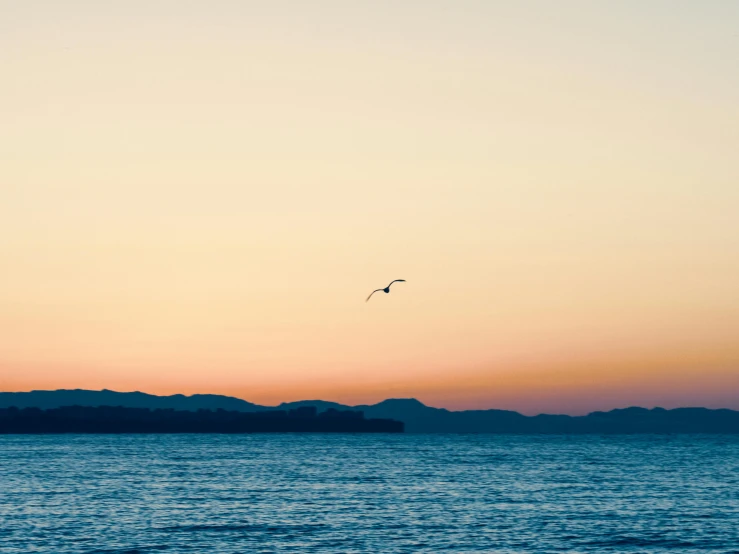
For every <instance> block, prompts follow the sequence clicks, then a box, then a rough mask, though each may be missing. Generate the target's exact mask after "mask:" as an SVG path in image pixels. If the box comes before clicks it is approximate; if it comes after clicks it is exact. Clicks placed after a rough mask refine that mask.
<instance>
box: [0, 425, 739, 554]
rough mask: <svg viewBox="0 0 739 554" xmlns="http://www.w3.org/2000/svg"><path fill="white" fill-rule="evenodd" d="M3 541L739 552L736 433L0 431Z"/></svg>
mask: <svg viewBox="0 0 739 554" xmlns="http://www.w3.org/2000/svg"><path fill="white" fill-rule="evenodd" d="M0 552H1V553H3V554H5V553H8V554H10V553H24V554H26V553H32V552H49V553H59V554H62V553H118V554H123V553H129V554H134V553H149V552H166V553H179V552H198V553H200V552H202V553H211V552H213V553H252V552H347V553H348V552H372V553H382V552H455V553H463V552H491V553H493V552H536V553H546V552H557V553H559V552H588V553H591V552H649V553H652V552H654V553H658V552H681V553H683V552H684V553H687V552H722V553H723V552H739V436H609V437H595V436H501V435H411V434H406V435H360V434H356V435H352V434H347V435H321V434H284V435H278V434H263V435H58V436H53V435H45V436H31V435H24V436H7V435H5V436H0Z"/></svg>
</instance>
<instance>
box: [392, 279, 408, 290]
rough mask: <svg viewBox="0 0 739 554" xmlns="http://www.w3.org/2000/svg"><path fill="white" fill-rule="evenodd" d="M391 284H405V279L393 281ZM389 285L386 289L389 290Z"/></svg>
mask: <svg viewBox="0 0 739 554" xmlns="http://www.w3.org/2000/svg"><path fill="white" fill-rule="evenodd" d="M393 283H405V279H395V281H393ZM393 283H390V285H392V284H393ZM390 285H388V288H390Z"/></svg>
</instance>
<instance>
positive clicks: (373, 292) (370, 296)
mask: <svg viewBox="0 0 739 554" xmlns="http://www.w3.org/2000/svg"><path fill="white" fill-rule="evenodd" d="M381 290H382V289H377V290H373V291H372V293H371V294H370V295H369V296H368V297H367V300H365V302H369V299H370V298H372V295H373V294H375V293H376V292H377V291H381Z"/></svg>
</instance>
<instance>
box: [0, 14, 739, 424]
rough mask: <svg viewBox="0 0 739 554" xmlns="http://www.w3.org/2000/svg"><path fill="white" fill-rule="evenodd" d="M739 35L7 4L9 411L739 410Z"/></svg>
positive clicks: (721, 20)
mask: <svg viewBox="0 0 739 554" xmlns="http://www.w3.org/2000/svg"><path fill="white" fill-rule="evenodd" d="M737 29H739V2H736V1H733V0H727V1H724V2H719V1H701V2H696V1H692V0H691V1H677V0H652V1H649V2H644V1H642V0H630V1H621V0H619V1H615V0H614V1H611V2H605V1H604V2H591V1H586V0H578V1H575V0H563V1H559V2H549V1H544V0H541V1H536V2H534V1H515V2H513V1H506V2H495V1H492V0H485V1H482V0H466V1H460V0H455V1H451V0H450V1H427V0H424V1H420V0H418V1H416V0H413V1H411V0H408V1H404V2H385V1H372V2H369V1H367V2H345V1H339V0H336V1H313V2H303V1H280V0H277V1H271V2H246V1H236V0H231V1H225V0H214V1H208V2H205V1H200V2H198V1H189V2H183V1H180V0H177V1H175V0H168V1H159V0H153V1H152V0H146V1H143V0H136V1H133V0H127V1H120V2H99V1H92V0H89V1H81V0H69V1H66V2H58V1H55V0H47V1H43V0H24V1H23V2H18V1H10V0H0V285H1V286H0V390H5V391H14V390H30V389H52V388H93V389H100V388H109V389H114V390H143V391H147V392H152V393H158V394H162V393H175V392H182V393H188V394H189V393H194V392H212V393H222V394H230V395H234V396H239V397H242V398H245V399H247V400H250V401H254V402H262V403H270V404H273V403H278V402H280V401H283V400H285V401H286V400H297V399H304V398H323V399H327V400H338V401H344V402H350V403H360V402H374V401H377V400H381V399H383V398H386V397H408V396H414V397H417V398H419V399H420V400H422V401H424V402H426V403H428V404H430V405H435V406H444V407H449V408H455V409H458V408H470V407H477V408H489V407H497V408H509V409H516V410H519V411H522V412H525V413H538V412H542V411H547V412H564V413H573V414H574V413H583V412H587V411H589V410H593V409H609V408H614V407H623V406H629V405H643V406H655V405H661V406H665V407H672V406H680V405H704V406H710V407H733V408H739V154H738V153H739V71H738V70H737V68H738V67H739V35H738V34H737ZM396 278H404V279H407V281H408V282H407V283H401V284H398V285H395V286H394V289H393V293H392V294H390V295H387V296H386V295H380V296H375V297H374V298H373V299H372V301H371V302H369V303H367V304H365V302H364V299H365V297H366V295H367V294H368V293H369V292H370V291H371V290H372V289H374V288H377V287H379V286H384V285H385V284H386V283H387V282H389V281H390V280H392V279H396Z"/></svg>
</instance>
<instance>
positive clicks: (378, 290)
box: [365, 279, 405, 302]
mask: <svg viewBox="0 0 739 554" xmlns="http://www.w3.org/2000/svg"><path fill="white" fill-rule="evenodd" d="M393 283H405V279H395V281H393V282H392V283H390V285H392V284H393ZM390 285H388V286H386V287H385V288H384V289H376V290H373V291H372V293H371V294H370V295H369V296H368V297H367V300H365V302H369V299H370V298H372V295H373V294H375V293H376V292H380V291H382V292H384V293H385V294H388V293H389V292H390Z"/></svg>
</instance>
